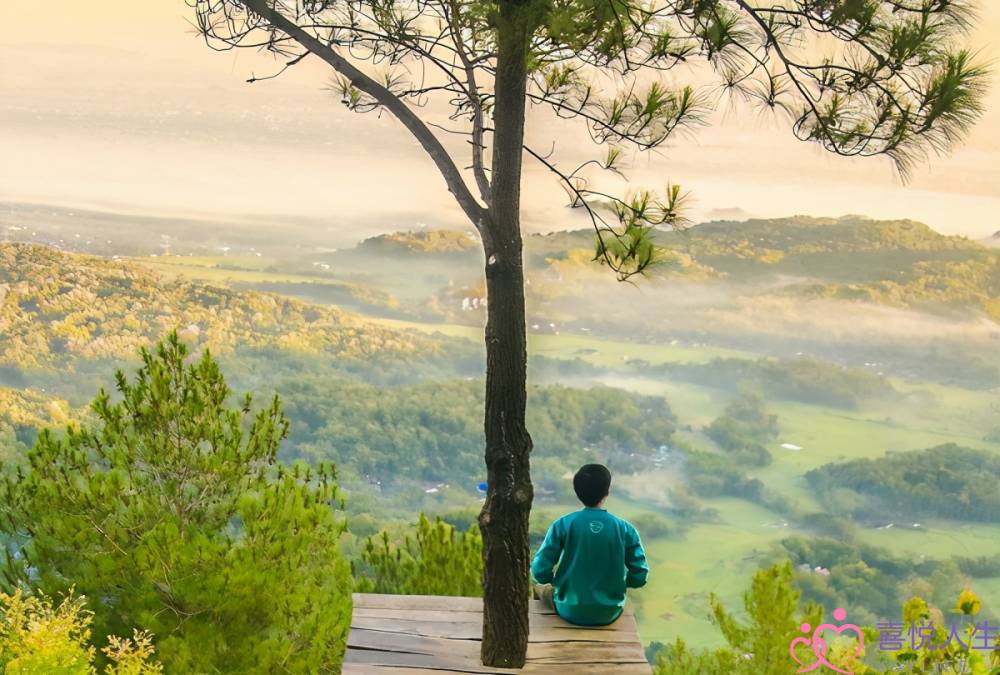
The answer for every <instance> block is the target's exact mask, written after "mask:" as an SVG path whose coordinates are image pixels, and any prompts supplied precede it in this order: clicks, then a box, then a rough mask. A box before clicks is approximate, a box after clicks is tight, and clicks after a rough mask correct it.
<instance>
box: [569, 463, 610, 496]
mask: <svg viewBox="0 0 1000 675" xmlns="http://www.w3.org/2000/svg"><path fill="white" fill-rule="evenodd" d="M573 490H574V491H575V492H576V496H577V497H579V498H580V501H581V502H583V504H584V506H597V505H598V504H600V503H601V500H602V499H604V498H605V497H607V496H608V491H610V490H611V472H610V471H608V467H606V466H604V465H603V464H584V465H583V466H582V467H580V470H579V471H577V472H576V475H575V476H573Z"/></svg>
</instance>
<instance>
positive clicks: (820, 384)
mask: <svg viewBox="0 0 1000 675" xmlns="http://www.w3.org/2000/svg"><path fill="white" fill-rule="evenodd" d="M658 370H661V371H662V372H664V373H665V374H667V375H668V376H671V377H677V378H681V379H684V380H688V381H690V382H696V383H698V384H706V385H709V386H713V387H725V388H731V389H733V388H736V387H738V386H740V385H744V386H746V385H748V386H752V387H755V388H758V389H760V390H761V391H762V392H763V393H765V394H767V395H768V396H770V397H773V398H776V399H782V400H786V401H802V402H804V403H811V404H813V405H825V406H832V407H835V408H857V407H858V406H859V405H860V404H861V403H862V401H864V400H867V399H871V398H875V397H883V398H884V397H886V396H891V395H892V394H893V393H894V389H893V386H892V384H891V383H889V381H888V380H886V379H885V378H884V377H881V376H879V375H876V374H874V373H870V372H868V371H866V370H861V369H859V368H843V367H840V366H837V365H835V364H832V363H829V362H827V361H820V360H818V359H809V358H795V359H757V360H754V361H751V360H749V359H736V358H725V359H712V360H711V361H709V362H708V363H679V364H666V365H664V366H661V367H660V368H659V369H658Z"/></svg>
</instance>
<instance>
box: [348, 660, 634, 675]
mask: <svg viewBox="0 0 1000 675" xmlns="http://www.w3.org/2000/svg"><path fill="white" fill-rule="evenodd" d="M651 670H652V669H651V668H650V667H649V666H648V665H643V664H638V663H636V664H631V663H629V664H620V665H616V666H615V667H614V669H613V670H612V669H611V668H608V666H606V665H603V664H582V663H574V664H572V665H554V664H546V665H541V666H538V665H531V664H528V665H526V666H525V667H524V668H523V669H521V670H503V669H501V670H462V669H455V670H445V669H442V668H434V667H423V666H380V665H373V664H370V663H365V664H361V663H345V664H344V669H343V670H342V671H341V673H342V675H430V674H431V673H468V674H479V673H484V672H485V673H491V674H492V673H497V674H500V675H507V674H508V673H524V674H527V675H650V672H651Z"/></svg>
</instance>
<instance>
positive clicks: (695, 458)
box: [682, 450, 793, 513]
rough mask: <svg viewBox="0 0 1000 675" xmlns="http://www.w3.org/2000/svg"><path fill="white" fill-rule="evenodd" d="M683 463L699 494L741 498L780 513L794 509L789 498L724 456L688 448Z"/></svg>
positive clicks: (695, 492) (690, 481) (691, 482)
mask: <svg viewBox="0 0 1000 675" xmlns="http://www.w3.org/2000/svg"><path fill="white" fill-rule="evenodd" d="M682 466H683V471H684V475H685V476H686V478H687V484H688V488H689V489H690V490H691V492H693V493H694V494H696V495H697V496H699V497H709V498H711V497H738V498H740V499H746V500H748V501H751V502H755V503H757V504H760V505H761V506H764V507H766V508H769V509H771V510H773V511H776V512H778V513H787V512H790V511H791V510H792V508H793V507H792V505H791V504H790V503H789V502H788V500H787V499H785V498H784V497H782V496H781V495H779V494H777V493H775V492H774V491H773V490H770V489H768V488H767V486H765V485H764V483H763V482H761V480H760V479H759V478H750V477H749V476H747V474H746V472H745V471H744V470H743V469H741V468H740V467H738V466H734V465H733V462H732V460H730V459H729V458H728V457H726V456H724V455H720V454H717V453H713V452H702V451H698V450H685V451H684V461H683V465H682Z"/></svg>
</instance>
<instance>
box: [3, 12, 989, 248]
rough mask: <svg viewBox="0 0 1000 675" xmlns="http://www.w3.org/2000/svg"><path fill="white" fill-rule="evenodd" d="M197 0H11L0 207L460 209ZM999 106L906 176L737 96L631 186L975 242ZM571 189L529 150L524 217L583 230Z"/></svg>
mask: <svg viewBox="0 0 1000 675" xmlns="http://www.w3.org/2000/svg"><path fill="white" fill-rule="evenodd" d="M190 12H191V10H190V9H188V8H187V7H186V6H185V4H184V2H183V0H142V1H141V2H139V1H136V0H106V1H104V2H100V3H85V2H80V1H79V0H49V1H47V2H44V3H40V2H27V1H26V0H12V1H10V2H3V3H0V24H2V25H3V26H4V27H5V29H6V30H5V31H4V32H3V35H0V202H17V203H34V204H54V205H62V206H77V207H90V208H97V209H105V210H109V211H115V212H120V213H136V214H151V215H167V216H170V215H176V216H201V217H212V218H214V217H219V218H226V219H239V218H243V217H247V218H254V219H255V220H259V219H262V218H263V219H267V218H285V219H287V218H296V219H302V220H303V221H307V222H312V221H315V222H317V223H322V224H324V225H325V226H326V227H329V228H336V229H338V230H341V231H353V230H356V231H357V233H358V238H361V237H363V236H367V235H370V234H373V233H375V232H379V231H388V230H393V229H400V228H407V227H414V226H417V225H418V224H424V225H427V226H437V225H444V226H446V225H461V224H463V223H462V216H461V213H460V212H459V211H458V209H457V207H455V205H454V204H453V203H452V202H451V197H450V195H449V194H448V192H447V191H446V190H445V188H444V184H443V182H442V181H441V179H440V178H439V177H438V176H437V174H436V173H435V171H434V168H433V166H432V165H431V164H430V162H429V161H428V160H427V159H426V157H425V156H424V155H423V154H422V151H421V150H420V148H419V147H417V146H416V144H415V143H414V142H413V141H412V140H411V139H410V137H409V136H408V135H407V133H406V132H405V131H404V130H403V129H402V128H401V127H400V126H399V125H398V124H397V123H396V122H395V121H394V120H393V119H391V118H390V117H388V116H384V115H383V116H382V117H381V118H380V117H378V116H376V115H372V114H369V115H357V114H354V113H351V112H349V111H347V110H345V109H344V108H343V107H342V106H341V105H340V104H339V103H338V100H337V96H336V95H335V94H334V93H332V92H331V91H329V90H328V84H329V78H330V73H329V71H328V70H327V69H325V68H324V67H323V66H322V65H321V64H319V63H310V62H308V61H306V62H304V63H303V64H301V65H300V66H298V67H296V68H295V69H294V70H292V71H290V72H289V73H288V74H287V75H286V76H283V77H282V78H280V79H278V80H271V81H266V82H258V83H256V84H253V85H249V84H246V83H245V80H246V78H247V77H249V76H250V75H251V74H252V73H257V74H258V75H260V74H267V73H269V72H271V70H272V69H273V67H274V66H273V61H270V60H268V59H267V58H265V57H263V56H260V55H258V54H256V53H253V52H247V51H238V52H229V53H221V54H220V53H215V52H212V51H210V50H208V49H207V48H206V47H205V45H204V44H203V42H202V41H201V40H200V39H199V38H198V37H197V36H196V35H195V33H194V31H193V30H192V28H191V26H190V25H189V23H188V21H189V20H190ZM998 32H1000V3H996V2H988V3H987V2H983V3H982V17H981V21H980V27H979V29H978V30H977V32H975V33H974V34H973V35H970V36H969V43H970V44H971V45H972V46H974V47H975V48H976V49H978V50H980V52H981V57H982V58H983V59H984V60H987V61H989V60H994V61H995V60H996V57H997V56H1000V48H998V46H997V43H996V41H995V39H994V38H993V37H992V36H995V35H996V34H997V33H998ZM683 76H684V74H683V73H678V74H676V75H675V76H674V77H675V78H676V81H678V82H680V81H683ZM994 80H995V81H997V79H996V78H994ZM986 105H987V113H986V115H985V117H984V119H983V120H982V122H981V123H980V125H979V126H978V127H977V128H976V129H975V130H974V131H973V133H972V134H971V136H970V137H969V139H968V140H967V142H966V143H964V144H963V145H962V146H961V147H960V148H958V149H957V150H956V151H955V152H953V153H952V154H951V155H950V156H947V157H933V158H931V160H930V161H929V162H928V163H927V164H925V165H922V166H921V167H919V168H918V169H917V170H916V171H915V172H914V175H913V179H912V180H911V181H910V182H909V183H908V184H904V183H903V182H902V181H901V180H900V179H899V177H898V176H897V175H896V174H895V172H894V171H893V168H892V166H891V164H890V163H889V162H888V160H884V159H878V158H877V159H867V160H848V159H844V158H839V157H834V156H831V155H829V154H827V153H825V152H824V151H823V150H821V149H820V148H818V147H815V146H812V145H807V144H803V143H800V142H798V141H796V140H794V138H792V136H791V133H790V131H789V129H788V124H787V121H785V120H782V119H777V118H771V117H768V116H762V115H760V114H758V113H757V112H756V111H746V110H742V109H739V108H736V109H731V108H728V107H724V108H723V109H722V110H721V111H720V112H719V113H718V114H717V115H716V119H715V120H713V121H714V124H712V125H711V126H708V127H706V128H704V129H702V130H699V131H697V132H696V133H693V134H690V135H687V136H684V137H679V138H676V139H674V140H673V141H672V142H671V143H670V145H669V146H667V147H665V148H663V149H662V150H661V151H659V152H657V153H656V154H654V155H640V156H637V157H635V158H634V159H633V164H632V167H631V168H630V169H629V171H628V172H627V173H628V176H629V179H630V181H631V182H632V187H649V188H662V186H663V185H664V184H665V183H666V182H667V181H668V180H669V181H673V182H677V183H680V184H681V185H682V186H684V188H685V189H687V190H689V191H690V192H691V194H692V196H693V199H694V201H693V203H692V207H691V216H692V217H693V218H694V219H695V220H702V219H709V218H713V217H720V216H726V217H731V216H737V217H739V216H761V217H773V216H785V215H793V214H809V215H820V216H838V215H843V214H846V213H859V214H865V215H869V216H872V217H877V218H912V219H916V220H922V221H924V222H926V223H928V224H930V225H931V226H933V227H934V228H936V229H938V230H939V231H942V232H945V233H949V234H964V235H968V236H971V237H976V238H979V237H984V236H986V235H988V234H991V233H993V232H995V231H997V230H1000V215H998V214H1000V87H996V86H994V87H993V88H992V89H991V91H990V94H989V97H988V100H987V103H986ZM585 140H586V135H585V133H584V132H583V129H582V128H581V127H580V126H579V125H578V124H575V123H573V122H567V121H564V120H553V119H552V118H551V117H550V115H549V114H548V113H547V112H545V111H542V110H536V111H532V113H531V116H530V118H529V141H530V142H532V143H534V144H537V145H538V146H539V147H543V148H546V149H547V148H549V147H551V146H552V142H553V141H555V148H556V155H555V157H556V159H557V160H559V161H560V162H563V163H564V165H565V166H570V165H571V164H573V163H574V160H575V161H576V162H578V161H580V160H581V159H582V158H584V157H586V156H587V155H586V154H585V152H587V153H589V152H591V148H590V147H589V146H588V145H587V143H586V142H584V141H585ZM449 142H454V141H449ZM457 147H460V146H457ZM594 154H600V151H594ZM616 187H617V188H620V189H622V190H624V189H626V188H627V187H629V186H627V185H625V184H619V185H617V186H616ZM565 202H566V199H565V196H564V194H563V193H562V191H561V190H560V189H559V187H558V186H557V185H556V184H555V183H554V182H553V180H552V179H551V177H550V176H549V175H548V174H547V173H546V172H545V170H544V169H542V168H540V167H539V166H537V165H534V164H532V160H530V158H528V159H526V174H525V208H524V211H525V224H526V227H527V228H529V229H531V230H535V231H547V230H553V229H561V228H565V227H571V226H580V225H581V223H580V222H579V221H575V220H573V216H571V214H569V212H568V210H567V209H566V208H565Z"/></svg>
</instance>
